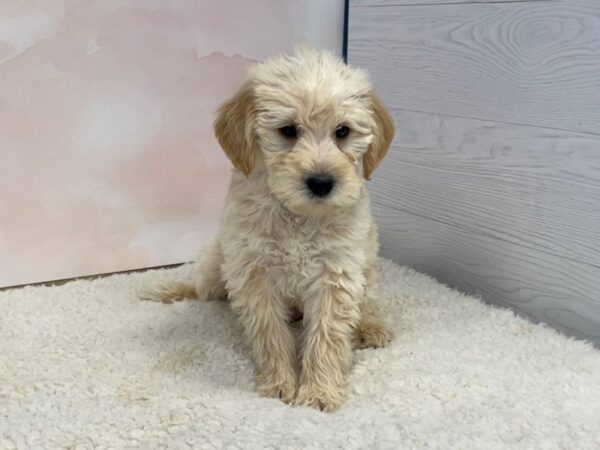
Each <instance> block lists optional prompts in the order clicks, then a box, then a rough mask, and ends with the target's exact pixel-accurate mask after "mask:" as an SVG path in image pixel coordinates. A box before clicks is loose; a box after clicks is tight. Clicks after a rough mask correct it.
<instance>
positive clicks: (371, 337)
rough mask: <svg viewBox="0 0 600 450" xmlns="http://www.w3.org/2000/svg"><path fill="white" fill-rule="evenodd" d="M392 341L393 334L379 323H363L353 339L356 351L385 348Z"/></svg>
mask: <svg viewBox="0 0 600 450" xmlns="http://www.w3.org/2000/svg"><path fill="white" fill-rule="evenodd" d="M391 341H392V332H391V331H389V330H388V329H387V328H386V327H385V325H383V324H381V323H378V322H366V323H361V324H360V325H359V326H358V328H357V329H356V330H354V336H353V338H352V346H353V347H354V348H355V349H363V348H369V347H372V348H380V347H385V346H386V345H388V344H389V343H390V342H391Z"/></svg>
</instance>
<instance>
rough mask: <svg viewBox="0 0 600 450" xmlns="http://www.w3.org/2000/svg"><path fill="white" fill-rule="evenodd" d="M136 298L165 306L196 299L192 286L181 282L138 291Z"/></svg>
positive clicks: (166, 283)
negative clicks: (165, 304)
mask: <svg viewBox="0 0 600 450" xmlns="http://www.w3.org/2000/svg"><path fill="white" fill-rule="evenodd" d="M138 296H139V297H140V298H141V299H142V300H148V301H152V302H162V303H167V304H168V303H173V302H179V301H181V300H185V299H190V300H192V299H196V298H198V295H197V293H196V290H195V289H194V286H193V285H192V284H190V283H185V282H181V281H166V282H163V283H158V284H156V285H154V286H152V287H150V288H143V289H141V290H139V291H138Z"/></svg>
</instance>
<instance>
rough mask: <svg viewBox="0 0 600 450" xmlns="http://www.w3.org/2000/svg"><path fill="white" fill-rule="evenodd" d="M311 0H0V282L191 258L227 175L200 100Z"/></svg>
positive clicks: (214, 222) (216, 211) (258, 56)
mask: <svg viewBox="0 0 600 450" xmlns="http://www.w3.org/2000/svg"><path fill="white" fill-rule="evenodd" d="M325 3H327V2H325ZM325 3H324V4H325ZM339 3H340V4H341V3H343V2H339ZM324 4H323V5H324ZM315 5H318V2H315V1H312V2H311V1H309V0H301V1H289V2H287V1H278V0H270V1H269V0H254V1H252V2H250V1H247V0H228V1H217V0H212V1H199V0H176V1H168V2H167V1H164V0H137V1H134V0H129V1H123V0H102V1H96V0H82V1H68V0H30V1H27V2H21V1H17V2H12V1H10V2H9V1H6V2H1V4H0V287H1V286H10V285H18V284H24V283H30V282H38V281H47V280H56V279H61V278H70V277H76V276H83V275H89V274H98V273H106V272H115V271H121V270H128V269H134V268H141V267H150V266H157V265H164V264H170V263H177V262H182V261H188V260H190V259H193V258H194V256H195V254H196V252H197V250H198V249H199V248H200V247H202V245H204V243H206V241H207V240H208V239H210V238H211V237H212V236H213V235H214V234H215V232H216V230H217V227H218V223H219V217H220V213H221V208H222V205H223V199H224V196H225V192H226V187H227V183H228V179H229V174H230V166H229V163H228V162H227V160H226V158H225V157H224V156H223V154H222V152H221V150H220V149H219V147H218V145H217V143H216V142H215V139H214V137H213V132H212V122H213V120H214V111H215V109H216V108H217V106H218V105H219V103H221V102H222V101H223V100H224V99H225V98H227V96H229V95H231V94H232V92H233V91H234V89H235V88H236V86H237V85H238V83H239V81H240V78H241V76H242V74H243V72H244V70H245V69H246V68H247V67H248V65H250V64H251V63H252V62H254V61H257V60H262V59H264V58H265V57H267V56H269V55H271V54H273V53H276V52H277V51H280V50H282V49H289V48H291V47H292V46H293V42H294V41H295V40H297V39H298V38H310V36H306V31H307V30H308V29H309V27H308V26H307V24H308V21H309V19H310V17H311V14H312V15H314V14H315V11H314V8H315V7H317V8H318V6H315ZM330 7H331V3H329V8H330ZM340 15H341V12H340ZM309 40H310V39H309ZM322 44H323V45H324V46H327V45H329V46H331V45H335V44H337V43H336V42H323V43H322Z"/></svg>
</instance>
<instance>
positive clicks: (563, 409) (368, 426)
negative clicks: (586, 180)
mask: <svg viewBox="0 0 600 450" xmlns="http://www.w3.org/2000/svg"><path fill="white" fill-rule="evenodd" d="M189 269H190V267H189V266H185V267H180V268H177V269H172V270H160V271H149V272H144V273H136V274H130V275H116V276H111V277H108V278H104V279H98V280H94V281H85V280H80V281H74V282H71V283H68V284H66V285H63V286H59V287H26V288H24V289H15V290H9V291H5V292H1V293H0V305H1V307H2V310H1V311H2V314H1V316H0V436H1V440H0V448H2V449H10V448H19V449H26V448H55V447H56V448H64V447H67V448H77V449H78V448H90V449H91V448H107V447H113V448H118V449H120V448H135V447H139V448H143V449H153V448H182V447H188V446H189V447H193V448H199V449H202V448H231V449H236V448H240V449H242V448H249V449H263V448H281V449H297V448H339V449H354V448H356V449H359V448H360V449H376V448H385V449H401V448H411V449H412V448H439V449H449V448H457V449H470V448H473V449H488V448H523V449H531V448H565V449H598V448H600V352H599V351H598V350H596V349H594V348H592V346H590V345H588V344H585V343H583V342H580V341H574V340H571V339H568V338H566V337H563V336H561V335H559V334H557V333H556V332H554V331H553V330H551V329H548V328H546V327H543V326H541V325H533V324H531V323H528V322H526V321H525V320H523V319H521V318H518V317H515V315H514V314H513V313H512V312H510V311H506V310H499V309H495V308H492V307H490V306H487V305H484V304H482V303H481V302H480V301H478V300H476V299H474V298H470V297H466V296H464V295H461V294H459V293H457V292H455V291H452V290H450V289H448V288H446V287H444V286H442V285H440V284H438V283H436V282H435V281H433V280H431V279H430V278H428V277H426V276H424V275H421V274H418V273H415V272H413V271H412V270H410V269H407V268H400V267H398V266H396V265H394V264H392V263H390V262H388V261H383V263H382V272H383V274H382V278H383V279H382V295H383V297H385V298H386V299H388V303H389V307H390V314H389V319H390V322H391V323H392V324H393V328H394V331H395V335H396V337H395V340H394V341H393V343H392V344H391V345H390V347H388V348H386V349H382V350H363V351H358V352H356V354H355V364H354V369H353V371H352V375H351V384H350V388H349V391H348V400H347V402H346V403H345V404H344V406H343V407H342V408H341V409H340V410H339V411H337V412H336V413H333V414H326V413H321V412H318V411H315V410H312V409H308V408H294V407H290V406H287V405H285V404H283V403H281V402H279V401H277V400H272V399H265V398H261V397H259V396H257V395H256V394H255V393H254V386H253V381H252V364H251V362H250V361H249V359H248V354H247V352H246V351H245V350H244V347H243V345H242V340H241V336H240V331H239V329H238V327H237V326H236V323H235V321H234V317H233V315H232V313H231V312H230V311H229V309H228V307H227V304H226V303H224V302H213V303H201V302H197V301H196V302H194V301H188V302H182V303H177V304H174V305H162V304H159V303H150V302H142V301H139V300H138V299H137V298H136V290H137V289H138V288H140V287H143V286H146V285H148V284H149V283H152V282H154V281H156V280H158V279H162V278H173V277H182V276H183V275H184V274H185V273H187V272H188V271H189Z"/></svg>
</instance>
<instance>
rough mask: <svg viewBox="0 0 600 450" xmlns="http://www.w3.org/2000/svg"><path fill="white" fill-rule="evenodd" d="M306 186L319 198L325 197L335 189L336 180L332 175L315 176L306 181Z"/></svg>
mask: <svg viewBox="0 0 600 450" xmlns="http://www.w3.org/2000/svg"><path fill="white" fill-rule="evenodd" d="M306 185H307V186H308V188H309V189H310V192H312V193H313V194H314V195H316V196H317V197H325V196H326V195H327V194H329V193H330V192H331V190H332V189H333V186H334V185H335V179H334V178H333V177H332V176H331V175H313V176H311V177H308V178H307V179H306Z"/></svg>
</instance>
